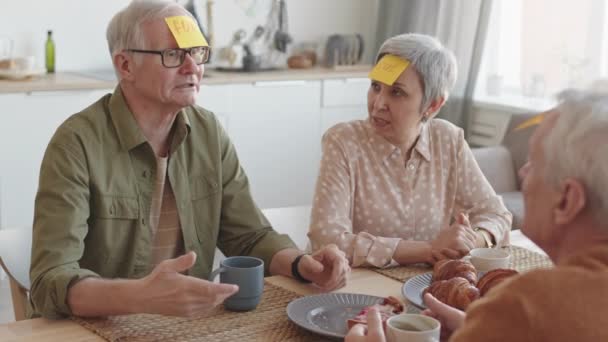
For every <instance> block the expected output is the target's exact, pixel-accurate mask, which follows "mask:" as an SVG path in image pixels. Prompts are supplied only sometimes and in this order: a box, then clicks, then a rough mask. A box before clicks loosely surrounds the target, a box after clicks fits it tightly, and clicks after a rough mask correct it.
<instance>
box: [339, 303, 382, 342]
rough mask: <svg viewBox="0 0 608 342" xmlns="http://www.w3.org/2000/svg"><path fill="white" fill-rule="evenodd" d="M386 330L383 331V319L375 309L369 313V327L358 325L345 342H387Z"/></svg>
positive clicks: (352, 329)
mask: <svg viewBox="0 0 608 342" xmlns="http://www.w3.org/2000/svg"><path fill="white" fill-rule="evenodd" d="M385 341H386V337H385V336H384V330H382V319H381V318H380V313H378V311H377V310H376V309H375V308H370V309H369V311H368V312H367V326H365V325H363V324H357V325H355V326H353V327H352V328H351V329H350V331H349V332H348V335H346V338H345V339H344V342H385Z"/></svg>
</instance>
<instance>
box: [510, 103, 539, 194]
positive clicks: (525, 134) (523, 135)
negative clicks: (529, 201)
mask: <svg viewBox="0 0 608 342" xmlns="http://www.w3.org/2000/svg"><path fill="white" fill-rule="evenodd" d="M537 114H538V113H526V114H513V115H511V120H510V121H509V126H508V127H507V132H506V133H505V136H504V138H503V141H502V145H503V146H505V147H506V148H507V149H508V150H509V152H511V159H512V160H513V170H514V171H515V174H516V175H517V172H518V171H519V169H521V167H522V166H523V165H524V164H525V163H526V161H527V160H528V141H529V140H530V137H531V136H532V133H533V132H534V130H535V129H536V127H537V126H533V127H529V128H525V129H522V130H519V131H515V127H517V126H518V125H519V124H521V123H522V122H524V121H526V120H528V119H530V118H532V117H533V116H535V115H537ZM516 178H517V188H518V189H521V179H520V178H519V177H516Z"/></svg>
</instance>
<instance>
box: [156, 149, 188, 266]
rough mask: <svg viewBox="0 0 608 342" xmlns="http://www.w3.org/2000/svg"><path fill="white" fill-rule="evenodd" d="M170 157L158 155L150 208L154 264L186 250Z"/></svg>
mask: <svg viewBox="0 0 608 342" xmlns="http://www.w3.org/2000/svg"><path fill="white" fill-rule="evenodd" d="M168 159H169V158H168V157H156V180H155V184H154V193H153V194H152V204H151V208H150V224H151V226H152V229H153V236H154V244H153V245H152V261H151V263H152V266H153V267H154V266H156V265H158V264H159V263H160V262H161V261H163V260H166V259H172V258H175V257H177V256H179V255H181V254H183V252H184V239H183V236H182V230H181V226H180V222H179V215H178V213H177V205H176V202H175V195H174V194H173V189H172V188H171V183H170V182H169V181H168V180H167V179H168V177H167V162H168Z"/></svg>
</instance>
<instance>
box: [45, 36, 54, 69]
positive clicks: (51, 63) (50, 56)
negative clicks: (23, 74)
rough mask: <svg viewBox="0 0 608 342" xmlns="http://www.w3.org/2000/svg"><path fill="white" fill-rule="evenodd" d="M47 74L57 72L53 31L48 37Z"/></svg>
mask: <svg viewBox="0 0 608 342" xmlns="http://www.w3.org/2000/svg"><path fill="white" fill-rule="evenodd" d="M45 52H46V72H47V73H49V74H52V73H54V72H55V42H54V41H53V31H51V30H49V31H48V32H47V37H46V47H45Z"/></svg>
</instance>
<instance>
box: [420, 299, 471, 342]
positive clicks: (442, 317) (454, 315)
mask: <svg viewBox="0 0 608 342" xmlns="http://www.w3.org/2000/svg"><path fill="white" fill-rule="evenodd" d="M424 304H425V305H426V307H427V308H428V309H426V310H424V311H422V314H423V315H427V316H429V317H433V318H435V319H436V320H438V321H439V322H441V340H442V341H443V340H446V341H447V340H448V339H449V338H450V336H452V333H453V332H454V331H455V330H456V329H458V328H460V327H461V326H462V325H463V324H464V319H465V317H466V314H465V313H464V312H463V311H460V310H458V309H455V308H453V307H451V306H449V305H447V304H444V303H442V302H440V301H438V300H437V298H435V297H433V295H431V294H430V293H427V294H425V295H424Z"/></svg>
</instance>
